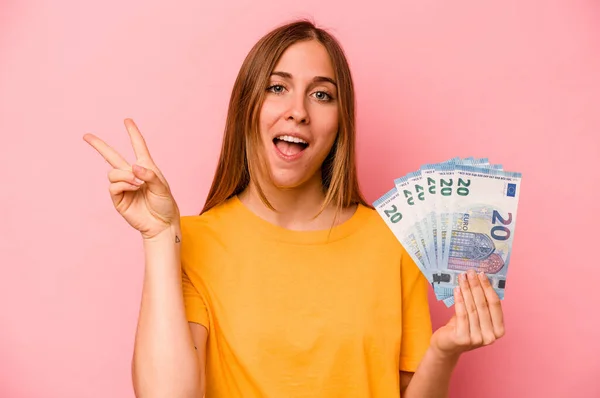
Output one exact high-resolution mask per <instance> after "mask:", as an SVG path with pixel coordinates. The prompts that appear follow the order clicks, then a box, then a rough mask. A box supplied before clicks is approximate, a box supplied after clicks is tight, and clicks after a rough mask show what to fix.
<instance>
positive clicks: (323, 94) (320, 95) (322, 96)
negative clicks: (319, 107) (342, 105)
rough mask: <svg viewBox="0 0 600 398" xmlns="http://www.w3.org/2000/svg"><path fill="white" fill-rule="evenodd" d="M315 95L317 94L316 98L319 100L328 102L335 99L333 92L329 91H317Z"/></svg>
mask: <svg viewBox="0 0 600 398" xmlns="http://www.w3.org/2000/svg"><path fill="white" fill-rule="evenodd" d="M314 95H315V98H316V99H317V100H319V101H324V102H328V101H331V100H332V99H333V97H332V96H331V94H329V93H328V92H327V91H316V92H315V93H314Z"/></svg>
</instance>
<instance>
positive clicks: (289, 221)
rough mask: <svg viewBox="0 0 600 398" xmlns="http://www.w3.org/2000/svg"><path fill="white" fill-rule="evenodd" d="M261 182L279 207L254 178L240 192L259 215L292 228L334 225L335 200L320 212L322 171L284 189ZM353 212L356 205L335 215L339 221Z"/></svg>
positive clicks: (245, 202) (241, 198)
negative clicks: (307, 179)
mask: <svg viewBox="0 0 600 398" xmlns="http://www.w3.org/2000/svg"><path fill="white" fill-rule="evenodd" d="M260 186H261V188H262V190H263V193H264V194H265V196H266V198H267V200H268V201H269V203H270V204H271V206H273V207H274V208H275V211H273V210H271V209H269V208H268V207H267V206H266V205H265V204H264V203H263V202H262V200H261V199H260V196H259V194H258V191H257V189H256V184H254V183H252V182H251V183H250V184H249V186H248V188H246V189H245V190H244V191H243V192H242V193H240V194H239V195H238V196H239V199H240V201H241V202H242V203H244V205H246V207H248V208H249V209H250V210H251V211H253V212H254V213H255V214H256V215H258V216H259V217H262V218H263V219H265V220H267V221H269V222H271V223H273V224H275V225H278V226H280V227H283V228H287V229H292V230H320V229H327V228H329V227H331V226H332V225H333V223H334V219H335V216H336V214H335V213H336V208H335V205H334V204H333V205H329V206H327V207H326V208H325V209H324V210H323V212H322V213H321V214H319V215H318V216H316V215H317V213H318V212H319V210H320V209H321V206H322V205H323V202H324V200H325V193H324V192H323V185H322V181H321V175H320V173H317V175H315V176H314V177H313V178H312V179H311V180H309V181H307V182H306V183H305V184H303V185H301V186H298V187H296V188H290V189H281V188H278V187H275V186H273V185H272V184H269V183H265V182H261V183H260ZM349 211H350V213H348V212H349ZM353 212H354V208H352V209H342V211H341V212H340V213H339V214H338V215H337V219H335V221H336V224H338V223H340V222H343V221H345V220H347V219H348V218H349V217H350V216H351V214H352V213H353ZM315 216H316V217H315Z"/></svg>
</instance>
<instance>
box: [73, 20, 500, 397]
mask: <svg viewBox="0 0 600 398" xmlns="http://www.w3.org/2000/svg"><path fill="white" fill-rule="evenodd" d="M125 126H126V128H127V131H128V133H129V135H130V138H131V143H132V145H133V149H134V152H135V155H136V161H135V163H134V164H132V165H130V164H129V163H128V162H127V161H125V160H124V159H123V158H122V157H121V156H120V155H119V154H117V153H116V152H115V151H114V150H112V149H111V148H110V147H109V146H108V145H107V144H106V143H104V142H103V141H102V140H101V139H99V138H97V137H96V136H94V135H91V134H86V135H85V136H84V138H85V140H86V141H87V142H88V143H89V144H90V145H92V146H93V147H94V148H95V149H96V150H97V151H98V152H99V153H100V154H101V155H102V156H103V157H104V158H105V159H106V160H107V161H108V162H109V163H110V164H111V166H112V167H113V169H112V170H111V171H110V172H109V175H108V177H109V180H110V182H111V184H110V188H109V190H110V194H111V197H112V199H113V203H114V206H115V207H116V209H117V211H118V212H119V213H120V214H121V215H122V216H123V217H124V218H125V220H126V221H127V222H128V223H129V224H130V225H131V226H132V227H133V228H135V229H137V230H138V231H140V232H141V235H142V238H143V243H144V249H145V259H146V260H145V263H146V264H145V276H144V286H143V294H142V301H141V310H140V314H139V321H138V329H137V333H136V339H135V347H134V355H133V362H132V373H133V385H134V389H135V392H136V396H137V397H142V398H150V397H170V398H176V397H181V398H183V397H194V398H197V397H202V396H203V395H204V394H206V396H207V397H219V398H221V397H226V398H233V397H244V398H251V397H276V398H284V397H285V398H291V397H344V398H353V397H357V398H358V397H360V398H366V397H373V398H376V397H377V398H378V397H398V396H400V394H401V395H402V397H406V398H427V397H432V398H433V397H436V398H437V397H446V396H447V394H448V385H449V380H450V376H451V372H452V370H453V369H454V367H455V365H456V363H457V361H458V359H459V357H460V355H461V354H462V353H464V352H465V351H468V350H471V349H474V348H476V347H480V346H484V345H488V344H491V343H493V342H494V341H495V340H496V339H498V338H500V337H501V336H502V335H503V334H504V327H503V320H502V309H501V305H500V300H499V299H498V296H497V295H496V293H495V292H494V290H493V289H492V288H491V286H490V284H489V282H488V280H487V279H486V278H485V277H484V276H482V275H476V274H475V273H472V272H469V273H468V277H465V278H462V281H461V285H460V289H457V291H456V293H455V300H456V305H455V311H456V314H455V316H454V317H453V318H452V319H451V320H450V322H449V323H448V324H447V325H446V326H444V327H442V328H440V329H438V330H437V331H436V332H435V333H432V330H431V322H430V316H429V307H428V302H427V289H428V284H427V281H426V279H425V278H424V277H423V276H422V275H421V273H420V272H419V270H418V268H417V267H416V265H415V264H414V263H413V262H412V261H411V259H410V257H409V256H408V255H407V253H406V251H405V250H404V248H403V247H402V246H401V245H400V244H399V243H398V242H397V240H396V239H395V238H394V236H393V234H392V233H391V231H390V230H389V229H388V227H387V226H386V225H385V223H384V222H383V220H381V218H380V217H379V216H378V214H377V213H376V211H375V210H374V209H373V208H372V207H371V206H370V205H369V204H368V203H366V202H365V200H364V199H363V197H362V195H361V193H360V190H359V186H358V182H357V174H356V168H355V155H354V149H355V148H354V146H355V120H354V91H353V83H352V78H351V74H350V70H349V67H348V64H347V62H346V58H345V56H344V53H343V51H342V49H341V47H340V46H339V44H338V43H337V41H336V40H335V39H334V38H333V37H332V36H331V35H329V34H328V33H327V32H325V31H323V30H321V29H318V28H317V27H315V26H314V25H313V24H311V23H309V22H306V21H298V22H295V23H290V24H287V25H284V26H281V27H279V28H277V29H275V30H273V31H272V32H270V33H268V34H267V35H265V36H264V37H263V38H262V39H261V40H260V41H259V42H258V43H257V44H256V45H255V46H254V47H253V49H252V50H251V51H250V53H249V54H248V56H247V58H246V60H245V61H244V63H243V65H242V67H241V70H240V72H239V75H238V78H237V80H236V81H235V84H234V87H233V93H232V96H231V101H230V104H229V113H228V116H227V123H226V128H225V135H224V141H223V147H222V151H221V156H220V159H219V163H218V167H217V170H216V174H215V177H214V180H213V183H212V187H211V189H210V192H209V195H208V198H207V200H206V204H205V207H204V209H203V210H202V213H201V214H200V215H196V216H183V217H182V216H180V213H179V209H178V207H177V204H176V202H175V200H174V199H173V197H172V195H171V191H170V188H169V185H168V183H167V181H166V180H165V178H164V176H163V175H162V174H161V172H160V170H159V169H158V167H157V166H156V164H155V163H154V161H153V160H152V157H151V155H150V153H149V151H148V148H147V147H146V143H145V141H144V139H143V138H142V135H141V134H140V132H139V130H138V128H137V127H136V126H135V124H134V123H133V121H131V120H130V119H127V120H126V121H125ZM463 276H464V275H463Z"/></svg>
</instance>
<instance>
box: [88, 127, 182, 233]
mask: <svg viewBox="0 0 600 398" xmlns="http://www.w3.org/2000/svg"><path fill="white" fill-rule="evenodd" d="M125 127H126V128H127V132H128V133H129V138H130V140H131V144H132V146H133V150H134V152H135V156H136V162H135V164H133V166H132V165H130V164H129V163H128V162H127V161H126V160H125V159H124V158H123V157H122V156H121V155H119V154H118V153H117V152H116V151H115V150H113V149H112V148H111V147H110V146H108V145H107V144H106V143H105V142H104V141H102V140H101V139H100V138H98V137H96V136H95V135H93V134H85V135H84V136H83V139H84V140H85V141H86V142H87V143H88V144H90V145H91V146H92V147H94V149H96V151H98V152H99V153H100V155H102V156H103V157H104V159H105V160H106V161H107V162H108V163H109V164H110V165H111V166H112V167H113V169H112V170H110V171H109V173H108V179H109V181H110V183H111V184H110V186H109V192H110V195H111V199H112V201H113V205H114V206H115V208H116V209H117V211H118V212H119V213H120V214H121V216H123V218H125V220H126V221H127V222H128V223H129V225H131V226H132V227H133V228H135V229H136V230H138V231H140V232H141V234H142V237H143V238H144V239H149V238H152V237H154V236H156V235H157V234H159V233H160V232H161V231H163V230H165V229H166V228H168V227H169V226H170V225H171V224H173V223H176V222H178V221H179V209H178V207H177V204H176V202H175V199H174V198H173V196H172V195H171V190H170V188H169V184H168V183H167V181H166V179H165V178H164V176H163V175H162V173H161V172H160V170H159V169H158V167H157V166H156V164H155V163H154V161H153V160H152V157H151V156H150V152H149V151H148V147H147V146H146V142H145V141H144V138H143V137H142V134H141V133H140V131H139V130H138V128H137V126H136V125H135V123H134V122H133V121H132V120H131V119H126V120H125Z"/></svg>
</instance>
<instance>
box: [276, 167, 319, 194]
mask: <svg viewBox="0 0 600 398" xmlns="http://www.w3.org/2000/svg"><path fill="white" fill-rule="evenodd" d="M310 180H311V178H310V176H308V175H304V174H299V173H295V172H292V173H290V172H289V170H276V171H272V172H271V181H272V184H273V186H274V187H275V188H277V189H282V190H287V189H296V188H300V187H302V186H303V185H306V184H307V183H308V182H309V181H310Z"/></svg>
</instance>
